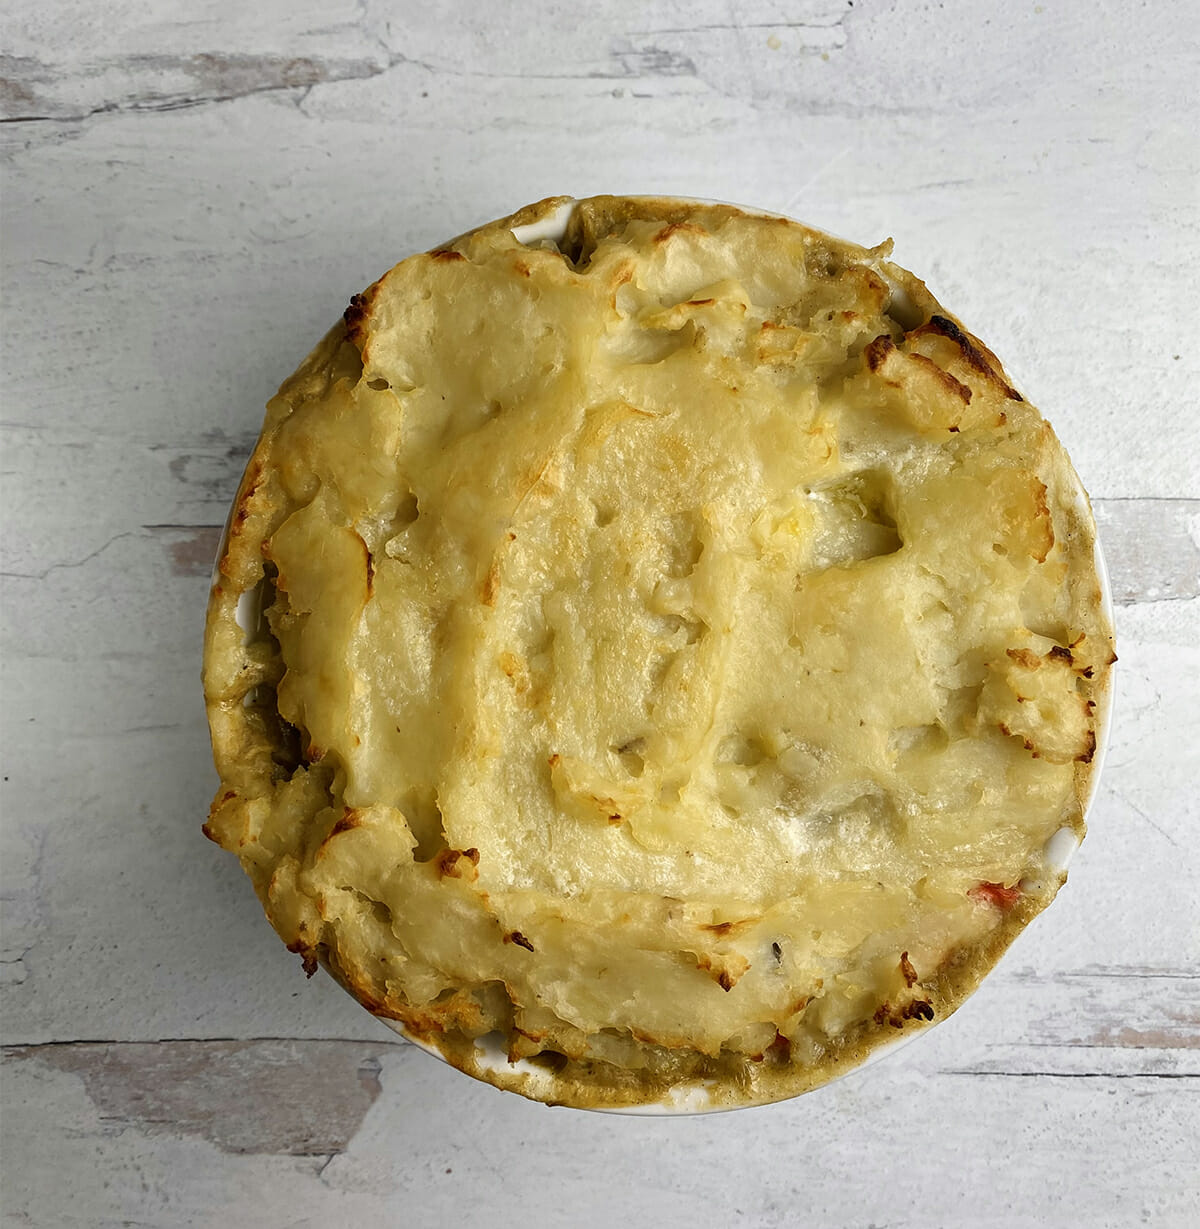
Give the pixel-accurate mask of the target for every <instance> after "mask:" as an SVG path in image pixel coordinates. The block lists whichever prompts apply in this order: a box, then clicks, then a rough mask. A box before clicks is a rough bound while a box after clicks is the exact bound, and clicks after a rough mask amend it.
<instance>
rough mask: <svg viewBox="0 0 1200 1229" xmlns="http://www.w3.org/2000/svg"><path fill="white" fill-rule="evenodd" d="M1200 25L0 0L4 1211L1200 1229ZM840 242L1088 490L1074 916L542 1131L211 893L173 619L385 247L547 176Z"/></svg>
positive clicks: (450, 227)
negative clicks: (254, 454) (1088, 696)
mask: <svg viewBox="0 0 1200 1229" xmlns="http://www.w3.org/2000/svg"><path fill="white" fill-rule="evenodd" d="M1196 19H1197V12H1196V8H1195V5H1194V4H1193V3H1189V2H1188V0H1156V2H1155V3H1153V4H1134V3H1132V2H1130V3H1115V2H1114V3H1095V2H1092V0H1089V2H1088V3H1083V2H1082V0H1080V2H1073V3H1068V2H1057V3H1056V2H1054V0H1045V3H1044V4H1041V5H1037V4H1031V3H1026V2H1024V0H1018V2H1014V0H986V2H979V3H967V2H966V0H963V2H962V3H954V4H951V3H949V2H947V3H945V4H944V5H943V4H941V3H934V2H930V0H894V2H891V3H883V2H880V0H854V3H853V4H851V2H850V0H796V2H794V3H789V2H788V0H753V2H747V3H734V2H726V0H693V2H690V3H688V2H685V0H642V2H641V3H637V4H633V3H621V2H620V0H606V2H600V0H594V2H593V3H590V4H586V5H568V4H565V3H561V2H559V0H537V2H535V3H529V4H525V5H522V6H517V5H506V4H495V5H484V4H482V3H479V4H476V3H470V2H467V0H458V2H455V3H446V2H442V3H424V4H417V3H409V4H400V3H393V4H390V5H388V4H384V3H382V0H358V2H357V3H350V2H348V0H325V3H322V4H316V3H314V2H313V0H290V2H289V0H260V2H258V3H245V2H244V0H240V2H237V3H235V2H233V0H221V2H220V3H208V4H197V3H195V2H194V0H188V2H185V0H146V2H144V3H142V4H138V5H134V4H132V3H127V2H124V0H110V2H109V3H107V4H95V3H84V2H83V0H40V2H38V3H35V2H34V0H14V2H13V3H10V4H9V5H7V6H6V7H5V13H4V16H3V18H0V22H2V30H0V33H2V35H3V39H2V41H3V47H4V52H5V54H4V56H3V58H2V59H0V78H2V80H0V100H2V103H3V108H4V114H5V116H6V117H7V121H8V122H6V123H5V124H4V125H3V126H2V127H0V141H2V149H0V156H2V158H3V215H2V220H3V261H4V320H3V329H2V330H0V336H2V342H3V348H4V349H3V353H4V372H5V385H4V391H3V404H2V407H0V409H2V415H3V420H4V429H3V464H2V468H3V500H4V506H5V521H4V526H5V529H4V533H3V535H0V550H2V553H3V568H4V571H5V579H4V620H5V626H4V646H3V647H4V665H3V671H4V673H3V692H2V696H0V699H2V704H3V738H2V741H0V761H2V766H3V782H2V785H0V789H2V791H3V792H2V793H0V800H2V806H3V847H2V867H0V871H2V875H3V890H2V895H3V910H4V913H3V942H2V946H3V951H2V952H0V960H2V963H0V985H2V995H0V1011H2V1017H0V1019H2V1024H3V1039H4V1042H5V1044H6V1047H7V1049H6V1052H5V1063H4V1066H3V1117H2V1126H3V1152H2V1166H3V1172H2V1177H3V1186H2V1195H0V1209H2V1215H3V1219H4V1223H5V1224H12V1225H36V1226H58V1225H64V1226H76V1225H78V1226H117V1225H154V1226H176V1225H204V1226H207V1225H214V1226H231V1225H232V1226H240V1225H265V1226H276V1225H278V1226H285V1225H287V1226H291V1225H313V1226H317V1225H321V1226H324V1225H340V1224H349V1223H359V1222H362V1223H370V1224H382V1225H392V1224H395V1225H413V1226H427V1225H428V1226H441V1225H468V1226H473V1225H479V1226H487V1227H488V1229H503V1227H505V1226H541V1225H552V1226H557V1225H563V1226H596V1227H600V1226H609V1225H613V1224H623V1223H624V1224H631V1225H689V1226H692V1225H694V1226H698V1227H699V1229H709V1227H713V1229H715V1227H717V1226H728V1225H747V1226H790V1225H798V1224H809V1223H812V1224H816V1225H822V1226H866V1225H876V1226H883V1225H888V1226H917V1225H920V1226H930V1225H935V1226H940V1225H956V1224H969V1225H995V1226H1001V1225H1003V1226H1009V1225H1039V1226H1060V1225H1081V1226H1082V1225H1087V1226H1096V1225H1114V1226H1116V1225H1121V1226H1124V1225H1130V1224H1140V1223H1148V1224H1153V1225H1178V1226H1194V1225H1196V1224H1197V1223H1200V1167H1198V1166H1197V1161H1196V1158H1197V1152H1198V1147H1197V1138H1200V887H1198V884H1200V854H1198V852H1197V850H1198V848H1200V806H1198V803H1197V794H1198V792H1200V791H1198V789H1197V778H1198V776H1200V773H1198V772H1197V768H1198V763H1200V761H1198V755H1197V745H1198V743H1200V711H1198V708H1200V706H1198V704H1197V698H1196V697H1197V689H1198V683H1200V670H1198V668H1197V667H1198V665H1200V425H1198V424H1200V396H1198V394H1197V389H1198V388H1200V370H1198V361H1197V354H1198V353H1200V347H1198V346H1197V341H1198V340H1200V338H1198V337H1197V333H1196V325H1195V320H1196V310H1195V279H1196V273H1197V269H1198V268H1200V201H1198V195H1200V143H1198V142H1197V141H1196V139H1195V133H1194V124H1195V115H1196V114H1197V113H1198V112H1200V98H1198V96H1197V94H1198V91H1197V81H1198V80H1200V75H1198V74H1197V65H1198V63H1200V48H1198V44H1197V34H1196V30H1197V26H1198V24H1200V23H1198V22H1197V20H1196ZM607 190H615V191H641V192H661V193H676V194H689V195H696V196H709V197H719V198H725V199H734V200H741V201H746V202H751V203H755V204H759V205H761V206H764V207H766V208H770V209H776V210H781V211H786V212H790V213H792V214H794V215H796V216H799V217H801V218H803V219H805V220H807V221H810V222H813V223H815V224H817V225H820V226H824V227H825V228H827V229H830V230H833V231H835V232H836V233H839V234H843V235H846V236H847V237H851V238H855V239H859V240H862V241H866V242H875V241H877V240H879V239H881V238H883V237H884V236H885V235H889V234H890V235H892V236H894V237H895V239H896V255H897V259H898V260H899V261H900V262H901V263H902V264H905V265H907V266H909V267H910V268H913V269H914V270H916V271H917V272H918V273H920V274H921V275H923V276H924V277H925V278H926V280H928V282H929V283H930V285H931V287H932V288H933V290H934V292H935V293H936V294H938V295H939V297H941V299H942V300H943V302H945V303H946V304H947V305H948V306H949V307H950V308H951V309H952V310H954V311H956V312H957V313H958V314H960V315H961V316H962V317H963V318H964V319H966V320H967V321H968V322H969V323H970V324H971V325H972V326H973V327H974V329H975V331H977V332H979V333H980V334H981V335H982V336H983V337H984V338H985V339H986V340H987V341H989V343H990V344H991V345H992V346H993V348H994V349H996V350H997V352H998V353H999V354H1001V355H1002V356H1003V357H1004V358H1005V359H1006V361H1007V364H1008V366H1009V368H1010V371H1011V372H1012V374H1013V376H1014V378H1015V379H1016V380H1017V382H1018V383H1019V384H1020V385H1021V386H1022V387H1023V389H1024V390H1025V391H1026V393H1027V394H1028V395H1029V396H1030V398H1031V399H1032V400H1033V401H1034V402H1035V403H1036V404H1038V405H1039V406H1040V407H1041V408H1042V409H1043V410H1044V412H1045V413H1046V414H1047V415H1048V416H1049V417H1050V418H1051V420H1052V421H1053V422H1054V424H1055V426H1056V428H1057V429H1058V431H1059V434H1060V435H1061V437H1062V438H1063V439H1064V441H1065V442H1066V444H1067V446H1068V448H1069V449H1070V450H1071V452H1072V454H1073V456H1074V457H1075V459H1076V462H1077V465H1078V468H1079V470H1080V472H1081V474H1082V475H1083V478H1084V481H1085V483H1086V485H1087V486H1088V488H1089V490H1090V491H1091V492H1092V494H1093V496H1094V498H1095V502H1096V510H1097V515H1098V519H1099V521H1100V524H1101V526H1102V533H1103V536H1104V541H1105V544H1106V547H1107V550H1108V554H1109V559H1110V562H1111V566H1112V570H1113V581H1114V587H1115V590H1116V594H1117V598H1118V601H1119V603H1120V605H1119V611H1118V614H1119V638H1120V639H1119V645H1118V648H1119V651H1120V654H1121V665H1120V667H1119V669H1120V684H1119V697H1118V704H1117V712H1116V725H1115V731H1114V735H1113V741H1112V749H1111V753H1110V757H1109V763H1108V769H1107V772H1106V775H1105V778H1104V785H1103V789H1102V792H1101V794H1100V797H1099V800H1098V803H1097V805H1096V808H1095V811H1094V814H1093V817H1092V831H1091V835H1090V836H1089V838H1088V840H1087V842H1086V843H1085V845H1084V847H1083V849H1082V851H1081V853H1080V854H1079V856H1078V859H1077V861H1076V862H1075V864H1074V866H1073V868H1072V872H1071V882H1070V883H1069V885H1068V886H1067V888H1066V889H1065V890H1064V892H1063V893H1062V896H1061V897H1060V899H1059V900H1058V902H1056V904H1055V906H1054V907H1053V908H1052V909H1051V910H1050V912H1049V913H1048V914H1047V915H1045V916H1044V917H1043V918H1042V919H1040V920H1039V921H1038V922H1037V923H1036V924H1035V925H1034V926H1033V927H1032V928H1031V929H1030V931H1029V932H1027V933H1026V935H1024V936H1023V937H1022V939H1021V940H1020V941H1019V942H1018V944H1017V945H1016V947H1015V948H1014V949H1013V951H1012V952H1011V953H1010V955H1009V956H1008V957H1007V958H1006V959H1005V960H1004V962H1003V964H1002V965H1001V967H1000V968H999V969H998V970H997V972H996V973H995V974H994V976H993V977H992V978H991V979H990V980H989V982H988V983H987V984H986V985H985V987H984V989H982V990H981V991H980V993H979V994H978V995H977V996H976V997H975V998H974V999H973V1000H972V1001H971V1002H970V1003H969V1004H968V1005H967V1006H966V1007H964V1008H963V1009H962V1010H961V1011H960V1012H959V1013H958V1015H957V1016H955V1017H954V1018H953V1019H951V1020H950V1021H948V1022H947V1023H945V1024H943V1025H941V1026H940V1027H939V1028H938V1029H936V1030H935V1031H934V1032H933V1033H931V1034H930V1035H928V1036H927V1037H926V1038H924V1039H923V1040H921V1041H919V1042H918V1043H916V1044H914V1045H913V1046H910V1047H908V1048H907V1049H905V1050H903V1051H902V1052H900V1053H899V1054H896V1055H894V1056H892V1057H890V1058H889V1059H887V1060H886V1061H884V1062H882V1063H880V1064H878V1065H875V1066H872V1067H870V1068H868V1069H867V1070H865V1071H862V1072H860V1073H858V1074H857V1075H855V1076H853V1077H851V1078H849V1079H847V1080H845V1081H844V1082H842V1083H839V1084H836V1085H834V1086H831V1087H829V1088H827V1089H825V1090H823V1091H821V1092H819V1093H816V1094H813V1095H810V1096H809V1097H806V1098H802V1099H801V1100H799V1101H796V1102H793V1103H790V1104H785V1105H781V1106H777V1107H772V1108H768V1109H763V1110H754V1111H744V1112H740V1113H735V1114H731V1115H722V1116H717V1117H711V1118H703V1119H679V1120H647V1119H622V1118H612V1117H602V1116H596V1115H588V1114H582V1113H577V1112H574V1111H568V1110H551V1109H546V1108H544V1107H540V1106H535V1105H531V1104H527V1103H525V1102H523V1101H521V1100H519V1099H517V1098H515V1097H512V1096H508V1095H504V1094H499V1093H496V1092H494V1091H492V1090H490V1089H487V1088H484V1087H481V1086H476V1085H474V1084H473V1083H471V1082H470V1081H468V1080H466V1079H464V1078H463V1077H461V1076H458V1075H456V1074H455V1073H453V1072H451V1071H449V1070H448V1069H446V1068H443V1067H442V1066H440V1065H439V1064H437V1063H436V1062H434V1061H433V1060H431V1059H429V1058H427V1057H426V1056H424V1055H422V1054H421V1053H419V1052H417V1051H416V1050H414V1049H413V1048H412V1047H410V1046H407V1045H405V1044H403V1043H400V1042H398V1041H397V1040H396V1039H395V1038H394V1037H393V1036H392V1035H391V1034H389V1033H388V1032H387V1031H386V1030H385V1029H384V1028H383V1026H382V1025H380V1024H378V1023H377V1022H375V1021H374V1020H372V1019H371V1018H370V1017H369V1016H368V1015H366V1013H364V1012H362V1011H360V1010H359V1009H358V1008H357V1007H356V1006H355V1005H354V1004H353V1003H351V1002H350V1001H349V999H347V998H345V997H344V996H342V995H341V994H340V992H339V991H337V990H336V989H335V988H334V987H333V986H332V985H331V984H330V983H329V982H328V981H327V980H325V979H323V978H317V979H315V980H314V981H312V982H311V983H306V982H305V981H304V979H303V978H302V976H301V974H300V970H299V965H298V962H297V961H296V959H295V958H293V957H291V956H288V955H287V953H286V952H284V951H283V950H282V948H281V945H280V944H279V943H278V941H277V940H276V939H275V938H274V936H273V935H272V934H271V933H270V932H269V930H268V929H267V927H266V925H265V923H264V922H263V920H262V918H261V914H260V912H259V909H258V906H257V904H256V903H255V902H254V900H253V898H252V896H251V893H250V891H249V888H248V885H247V883H246V882H245V881H244V879H243V877H242V874H241V872H240V870H239V869H238V867H237V866H236V864H235V863H234V861H233V859H231V858H230V857H228V856H227V855H224V854H222V853H220V852H219V851H218V850H216V849H215V848H214V847H212V846H210V845H208V844H207V843H206V842H205V841H204V840H203V839H202V837H201V835H200V831H199V825H200V822H201V820H202V818H203V816H204V813H205V809H206V806H207V803H208V799H209V795H210V791H211V790H212V788H213V786H214V774H213V771H212V768H211V763H210V760H209V757H208V748H207V742H206V733H205V727H204V720H203V712H202V706H201V702H200V693H199V681H198V669H199V646H200V626H201V619H202V613H203V606H204V601H205V594H206V588H207V571H208V566H209V559H210V555H211V551H212V548H213V545H214V542H215V537H216V528H215V527H216V526H217V525H218V524H219V523H220V522H221V520H222V518H223V516H224V510H225V507H226V505H227V503H228V500H229V499H230V497H231V495H232V492H233V490H234V486H235V483H236V480H237V476H238V474H239V471H240V467H241V465H242V463H243V461H244V458H245V455H246V453H247V450H248V448H249V447H250V445H251V443H252V441H253V439H254V436H255V434H256V431H257V427H258V424H259V420H260V414H261V407H262V405H263V403H264V401H265V399H266V398H267V396H268V395H269V394H270V393H271V392H272V391H273V389H274V387H275V385H276V384H277V383H278V381H279V380H280V379H281V378H282V377H283V376H284V375H286V374H287V373H288V372H290V371H291V369H292V368H293V366H294V365H295V363H296V362H297V361H298V359H299V358H300V357H301V356H302V355H303V354H304V353H305V351H306V350H307V349H308V347H309V345H310V343H312V342H313V341H315V339H316V338H317V337H319V335H320V334H321V332H322V331H323V329H324V328H325V327H326V325H327V324H328V323H329V322H330V321H331V320H333V319H335V318H336V316H337V315H338V313H340V312H341V310H342V308H343V307H344V305H345V303H346V301H347V300H348V299H349V296H350V295H351V294H352V293H353V292H355V291H357V290H359V289H360V288H361V287H362V286H364V285H365V284H366V283H367V282H369V281H370V280H372V279H373V278H374V277H375V276H376V275H378V274H379V273H380V272H381V271H382V270H383V269H385V268H387V267H388V266H389V265H390V264H391V263H393V262H394V261H395V260H397V259H399V258H400V257H402V256H403V255H405V254H407V253H408V252H410V251H412V250H415V249H417V248H423V247H426V246H429V245H430V244H432V243H434V242H436V241H438V240H440V239H443V238H446V237H448V236H450V235H452V234H455V233H458V232H460V231H462V230H464V229H466V228H467V227H469V226H471V225H472V224H475V223H478V222H481V221H483V220H486V219H489V218H491V217H495V216H498V215H499V214H501V213H503V212H507V211H509V210H510V209H512V208H514V207H516V206H518V205H520V204H522V203H525V202H527V201H530V200H534V199H537V198H539V197H541V196H545V195H549V194H552V193H558V192H571V193H575V194H577V195H583V194H588V193H592V192H597V191H607Z"/></svg>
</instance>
